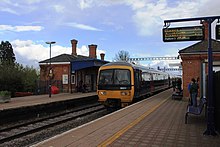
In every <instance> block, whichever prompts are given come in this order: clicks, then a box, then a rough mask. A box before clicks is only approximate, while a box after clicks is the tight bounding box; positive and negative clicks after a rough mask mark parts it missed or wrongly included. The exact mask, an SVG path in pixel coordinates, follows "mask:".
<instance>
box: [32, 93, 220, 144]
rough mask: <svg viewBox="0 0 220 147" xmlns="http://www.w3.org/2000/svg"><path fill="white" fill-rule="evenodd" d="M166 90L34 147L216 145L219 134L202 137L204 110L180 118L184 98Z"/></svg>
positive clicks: (218, 140) (219, 139) (204, 125)
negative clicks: (186, 121)
mask: <svg viewBox="0 0 220 147" xmlns="http://www.w3.org/2000/svg"><path fill="white" fill-rule="evenodd" d="M171 96H172V90H171V89H169V90H166V91H164V92H161V93H159V94H157V95H154V96H152V97H150V98H148V99H145V100H143V101H141V102H138V103H135V104H133V105H130V106H127V107H125V108H123V109H121V110H119V111H117V112H114V113H112V114H109V115H106V116H104V117H102V118H100V119H97V120H95V121H93V122H90V123H87V124H85V125H82V126H79V127H77V128H74V129H72V130H70V131H68V132H65V133H62V134H60V135H57V136H55V137H53V138H50V139H48V140H45V141H43V142H40V143H38V144H35V145H33V146H34V147H49V146H50V147H64V146H65V147H95V146H100V147H101V146H109V147H122V146H126V147H134V146H137V147H139V146H143V147H148V146H149V147H160V146H165V147H171V146H178V147H185V146H190V147H192V146H201V147H206V146H207V147H210V146H211V147H218V146H220V137H219V135H218V136H204V135H203V132H204V131H205V130H206V120H205V113H204V111H203V114H202V115H200V116H193V115H190V116H189V118H188V124H185V121H184V117H185V113H186V108H187V104H188V100H186V99H182V100H172V98H171Z"/></svg>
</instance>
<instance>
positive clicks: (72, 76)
mask: <svg viewBox="0 0 220 147" xmlns="http://www.w3.org/2000/svg"><path fill="white" fill-rule="evenodd" d="M71 83H72V84H75V75H71Z"/></svg>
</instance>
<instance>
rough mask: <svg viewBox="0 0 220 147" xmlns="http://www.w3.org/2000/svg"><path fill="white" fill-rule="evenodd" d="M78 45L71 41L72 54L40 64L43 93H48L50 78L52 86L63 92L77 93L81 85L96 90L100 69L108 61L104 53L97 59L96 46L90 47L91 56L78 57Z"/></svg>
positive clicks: (89, 89) (59, 56)
mask: <svg viewBox="0 0 220 147" xmlns="http://www.w3.org/2000/svg"><path fill="white" fill-rule="evenodd" d="M77 43H78V41H77V40H75V39H73V40H71V44H72V53H71V54H61V55H58V56H55V57H52V58H51V59H46V60H44V61H40V62H39V65H40V81H41V82H40V83H39V87H41V89H40V90H41V93H42V92H43V93H47V92H48V85H49V80H50V78H51V81H52V82H51V83H52V86H53V85H54V86H57V87H58V88H59V89H60V90H62V92H69V93H72V92H77V86H79V84H83V85H84V84H85V85H86V88H87V90H88V91H95V90H96V81H97V74H98V69H99V67H100V66H102V65H103V64H105V63H108V61H105V60H104V57H105V54H104V53H101V54H100V56H101V59H97V56H96V50H97V45H95V44H91V45H88V47H89V56H82V55H77V50H76V49H77ZM50 63H51V64H50Z"/></svg>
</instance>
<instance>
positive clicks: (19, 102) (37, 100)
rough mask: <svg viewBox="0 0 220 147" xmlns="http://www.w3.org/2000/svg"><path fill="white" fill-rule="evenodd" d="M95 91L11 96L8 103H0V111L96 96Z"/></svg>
mask: <svg viewBox="0 0 220 147" xmlns="http://www.w3.org/2000/svg"><path fill="white" fill-rule="evenodd" d="M96 95H97V94H96V92H88V93H71V94H70V93H60V94H54V95H52V96H51V97H50V98H49V96H48V95H32V96H25V97H16V98H11V101H10V102H8V103H0V111H1V110H7V109H14V108H21V107H26V106H35V105H42V104H48V103H52V102H59V101H65V100H71V99H79V98H83V97H89V96H96Z"/></svg>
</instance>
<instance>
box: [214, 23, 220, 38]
mask: <svg viewBox="0 0 220 147" xmlns="http://www.w3.org/2000/svg"><path fill="white" fill-rule="evenodd" d="M215 34H216V39H220V25H216V27H215Z"/></svg>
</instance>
